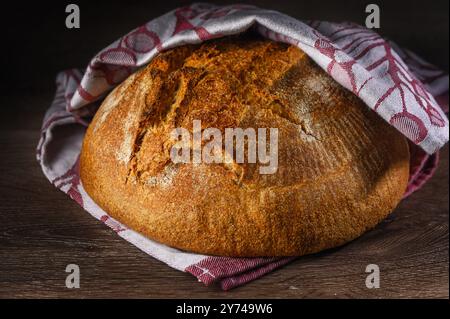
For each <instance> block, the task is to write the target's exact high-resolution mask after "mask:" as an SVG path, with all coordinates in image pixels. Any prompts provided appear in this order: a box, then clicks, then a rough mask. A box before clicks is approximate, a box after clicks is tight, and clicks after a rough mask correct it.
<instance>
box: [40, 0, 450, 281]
mask: <svg viewBox="0 0 450 319" xmlns="http://www.w3.org/2000/svg"><path fill="white" fill-rule="evenodd" d="M250 27H253V28H255V30H257V31H258V32H259V33H261V34H262V35H263V36H265V37H267V38H270V39H273V40H275V41H281V42H286V43H291V44H293V45H297V46H298V47H300V48H301V49H303V50H304V51H305V52H306V53H307V54H308V55H309V56H310V57H311V58H312V59H313V60H314V61H315V62H317V63H318V64H319V65H320V66H321V67H322V68H323V69H324V70H326V71H327V72H328V73H329V74H330V75H331V76H332V77H333V78H334V79H335V80H336V81H338V82H339V83H340V84H342V85H343V86H344V87H346V88H347V89H349V90H350V91H352V92H353V93H354V94H355V95H358V96H359V97H360V98H361V99H362V100H363V101H364V102H365V103H366V104H367V106H368V107H370V108H372V109H373V110H374V111H375V112H377V113H378V114H379V115H380V116H381V117H383V118H384V119H386V120H387V121H388V122H389V123H390V124H391V125H393V126H394V127H396V128H397V129H398V130H399V131H400V132H402V133H403V134H404V135H405V136H407V137H408V138H409V139H410V150H411V168H410V180H409V183H408V188H407V190H406V192H405V195H404V198H406V197H407V196H409V195H411V194H412V193H413V192H415V191H416V190H418V189H419V188H420V187H422V186H423V185H424V183H425V182H426V181H427V180H428V179H429V178H431V176H432V175H433V174H434V172H435V169H436V167H437V164H438V160H439V153H438V152H437V150H438V149H439V148H440V147H442V146H443V145H444V144H445V143H446V142H447V141H448V120H447V117H446V116H445V115H444V111H445V112H448V75H447V74H445V73H444V72H442V71H441V70H439V69H437V68H436V67H435V66H432V65H430V64H429V63H427V62H425V61H424V60H422V59H421V58H419V57H418V56H416V55H415V54H413V53H412V52H410V51H408V50H403V49H401V48H399V47H398V46H397V45H396V44H395V43H393V42H388V41H386V40H384V39H383V38H381V37H380V36H379V35H378V34H376V33H374V32H373V31H371V30H368V29H366V28H364V27H361V26H358V25H355V24H352V23H341V24H336V23H329V22H321V21H310V22H301V21H298V20H295V19H292V18H291V17H288V16H286V15H283V14H281V13H278V12H275V11H267V10H263V9H259V8H256V7H253V6H247V5H232V6H225V7H218V6H214V5H207V4H193V5H190V6H187V7H183V8H179V9H176V10H174V11H172V12H169V13H167V14H166V15H164V16H162V17H159V18H157V19H154V20H152V21H150V22H148V23H147V24H145V25H143V26H140V27H139V28H137V29H135V30H133V31H131V32H130V33H128V34H127V35H125V36H124V37H122V38H120V39H119V40H117V41H116V42H114V43H113V44H111V45H110V46H108V47H107V48H105V49H104V50H102V51H101V52H100V53H99V54H97V55H96V56H95V57H94V58H93V59H92V60H91V62H90V63H89V65H88V67H87V69H86V71H85V72H84V73H83V72H81V71H80V70H76V69H72V70H66V71H63V72H61V73H60V74H58V76H57V90H56V94H55V98H54V100H53V103H52V105H51V106H50V108H49V110H48V111H47V113H46V115H45V117H44V121H43V125H42V131H41V139H40V141H39V144H38V146H37V150H36V156H37V159H38V161H39V162H40V164H41V167H42V170H43V172H44V174H45V176H46V177H47V178H48V179H49V180H50V181H51V182H52V183H53V184H54V185H55V186H56V187H57V188H59V189H60V190H62V191H63V192H65V193H67V194H68V195H69V196H70V197H71V198H72V199H73V200H75V201H76V202H77V203H78V204H79V205H80V206H82V207H83V208H84V209H85V210H86V211H88V212H89V213H90V214H91V215H92V216H94V217H95V218H97V219H99V220H100V221H102V222H104V223H105V224H106V225H107V226H108V227H110V228H112V229H113V230H114V231H115V232H116V233H117V234H118V235H119V236H121V237H123V238H124V239H125V240H127V241H129V242H130V243H132V244H133V245H135V246H136V247H138V248H139V249H141V250H143V251H144V252H146V253H147V254H149V255H151V256H153V257H155V258H157V259H159V260H161V261H163V262H165V263H167V264H168V265H169V266H171V267H173V268H176V269H178V270H181V271H185V272H188V273H191V274H192V275H194V276H195V277H197V278H198V280H199V281H201V282H203V283H205V284H207V285H208V284H212V283H215V282H218V283H219V284H220V286H221V287H222V289H224V290H228V289H231V288H233V287H236V286H239V285H242V284H245V283H247V282H249V281H251V280H254V279H256V278H258V277H260V276H262V275H264V274H266V273H268V272H270V271H272V270H273V269H276V268H278V267H280V266H282V265H284V264H286V263H288V262H290V261H292V260H293V259H295V257H289V258H275V257H273V258H229V257H214V256H204V255H198V254H191V253H187V252H182V251H179V250H176V249H173V248H170V247H167V246H164V245H161V244H158V243H156V242H153V241H152V240H150V239H148V238H145V237H143V236H142V235H140V234H138V233H136V232H134V231H133V230H131V229H129V228H128V227H126V226H125V225H123V224H121V223H120V222H118V221H116V220H115V219H113V218H112V217H110V216H108V214H107V213H106V212H104V211H103V210H102V209H101V208H100V207H98V206H97V205H96V204H95V202H93V200H92V199H91V198H90V197H89V195H88V194H87V193H86V192H85V191H84V189H83V185H82V184H81V181H80V177H79V161H78V158H79V152H80V149H81V141H82V139H83V136H84V132H85V128H86V127H87V125H88V124H89V123H88V120H86V116H92V115H93V114H94V113H95V111H96V110H97V108H98V105H99V104H100V103H101V101H102V98H103V97H104V96H105V95H106V93H107V92H108V91H109V90H110V89H111V88H113V87H114V86H115V85H117V84H118V83H120V82H122V81H123V80H124V79H126V77H127V76H129V75H130V74H131V73H133V72H134V71H135V70H137V69H138V68H139V67H141V66H142V65H145V64H146V63H148V62H149V61H150V60H151V59H152V58H153V57H154V56H155V55H156V54H158V53H159V52H161V51H162V50H167V49H169V48H172V47H175V46H177V45H182V44H184V43H199V42H202V41H205V40H208V39H213V38H217V37H221V36H225V35H229V34H236V33H240V32H244V31H245V30H247V29H248V28H250Z"/></svg>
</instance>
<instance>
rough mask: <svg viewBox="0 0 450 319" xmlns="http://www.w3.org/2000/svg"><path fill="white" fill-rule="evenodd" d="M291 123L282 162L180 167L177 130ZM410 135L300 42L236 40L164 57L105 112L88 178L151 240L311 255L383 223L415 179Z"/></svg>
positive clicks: (229, 251) (214, 249) (90, 153)
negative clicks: (270, 167)
mask: <svg viewBox="0 0 450 319" xmlns="http://www.w3.org/2000/svg"><path fill="white" fill-rule="evenodd" d="M194 119H197V120H201V121H202V124H203V128H205V127H217V128H219V129H221V130H224V128H226V127H242V128H248V127H253V128H258V127H262V128H269V127H276V128H278V131H279V155H278V157H279V160H278V162H279V163H278V170H277V172H276V173H275V174H272V175H261V174H259V173H258V167H259V164H249V163H245V164H237V163H233V164H232V165H224V164H196V165H194V164H173V163H172V162H171V161H170V157H169V151H170V147H171V146H172V145H173V143H174V141H173V140H171V139H170V137H169V134H170V131H171V130H172V129H173V128H175V127H184V128H186V129H188V130H190V131H192V121H193V120H194ZM408 173H409V153H408V146H407V142H406V140H405V138H404V137H403V136H402V135H400V134H399V133H398V132H397V131H396V130H395V129H393V128H392V127H391V126H389V125H388V124H387V123H385V122H384V120H382V119H381V118H380V117H379V116H378V115H376V114H375V113H373V112H372V111H371V110H369V109H368V108H367V107H366V106H365V105H364V104H363V103H362V102H361V101H360V100H359V99H357V98H356V97H355V96H353V95H352V94H351V93H349V92H347V91H346V90H345V89H343V88H342V87H341V86H340V85H339V84H337V83H336V82H335V81H334V80H333V79H331V78H330V77H329V76H328V75H327V74H326V73H325V72H324V71H322V70H321V69H320V68H319V67H318V66H317V65H315V64H314V62H313V61H312V60H310V59H309V58H308V57H307V56H306V54H305V53H303V52H302V51H300V50H299V49H298V48H296V47H293V46H290V45H286V44H281V43H276V42H272V41H269V40H262V39H246V38H241V37H238V38H235V37H230V38H224V39H220V40H215V41H211V42H207V43H204V44H202V45H198V46H183V47H179V48H176V49H173V50H170V51H168V52H166V53H162V54H160V55H159V56H158V57H156V58H155V59H154V60H153V61H152V62H151V63H150V64H149V65H148V66H146V67H145V68H143V69H142V70H140V71H138V72H136V73H135V74H134V75H132V76H131V77H130V78H129V79H128V80H127V81H125V82H124V83H122V84H121V85H120V86H119V87H117V88H116V89H115V90H114V91H113V92H112V93H111V94H110V95H109V96H108V97H107V98H106V100H105V101H104V102H103V104H102V106H101V108H100V109H99V111H98V112H97V114H96V115H95V117H94V119H93V121H92V123H91V125H90V126H89V129H88V131H87V134H86V137H85V139H84V143H83V148H82V152H81V179H82V182H83V186H84V188H85V190H86V191H87V192H88V194H89V195H90V196H91V197H92V198H93V199H94V201H95V202H96V203H97V204H99V205H100V206H101V207H102V208H103V209H104V210H105V211H106V212H108V213H109V214H110V215H111V216H113V217H114V218H116V219H117V220H119V221H121V222H123V223H125V224H127V225H128V226H130V227H131V228H133V229H134V230H136V231H138V232H141V233H142V234H144V235H146V236H148V237H149V238H151V239H154V240H156V241H159V242H161V243H164V244H167V245H169V246H173V247H176V248H179V249H183V250H188V251H192V252H197V253H203V254H212V255H222V256H225V255H226V256H290V255H303V254H308V253H313V252H317V251H320V250H323V249H327V248H331V247H335V246H338V245H341V244H344V243H345V242H348V241H350V240H352V239H354V238H356V237H358V236H360V235H361V234H362V233H364V232H365V231H366V230H368V229H370V228H372V227H374V226H375V225H376V224H377V223H378V222H380V221H381V220H382V219H383V218H385V217H386V216H387V215H388V214H389V213H390V212H391V211H392V210H393V209H394V208H395V206H396V205H397V204H398V202H399V201H400V199H401V197H402V195H403V192H404V190H405V188H406V184H407V180H408Z"/></svg>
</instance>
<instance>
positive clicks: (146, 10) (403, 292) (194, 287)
mask: <svg viewBox="0 0 450 319" xmlns="http://www.w3.org/2000/svg"><path fill="white" fill-rule="evenodd" d="M225 2H227V1H222V3H225ZM320 2H321V3H322V5H318V4H311V3H310V4H301V3H300V2H295V4H294V3H293V2H283V1H277V2H272V3H270V2H269V1H252V2H250V3H253V4H259V5H261V6H265V7H269V8H273V9H277V10H279V11H283V12H285V13H288V14H290V15H292V16H294V17H297V18H305V19H311V18H316V19H327V20H335V21H340V20H352V21H355V22H358V23H363V22H364V18H365V13H364V8H365V2H363V1H356V0H354V1H350V2H349V4H347V3H346V5H345V7H344V6H343V5H342V2H331V1H325V4H323V2H322V1H320ZM77 3H80V8H81V17H82V18H81V29H80V30H67V29H65V28H64V20H65V13H64V6H63V5H53V6H50V5H48V6H47V7H45V8H43V7H41V6H40V7H27V8H26V9H23V8H19V7H17V8H9V9H8V10H11V12H9V13H10V14H11V15H13V14H15V16H14V17H13V18H12V19H11V21H6V22H7V24H8V25H7V26H5V27H6V30H7V31H8V32H7V34H6V40H5V41H6V42H7V43H9V48H8V49H6V50H3V52H2V53H1V54H2V61H6V62H7V63H5V65H4V66H2V67H3V72H1V75H0V76H1V77H2V94H1V108H0V132H1V134H0V149H1V156H0V158H1V163H0V164H1V165H0V176H1V178H0V298H5V297H14V298H21V297H77V298H80V297H113V298H118V297H143V298H147V297H160V298H172V297H178V298H193V297H195V298H207V297H215V298H252V297H259V298H266V297H277V298H278V297H282V298H301V297H308V298H314V297H330V298H333V297H338V298H343V297H357V298H358V297H374V298H385V297H401V298H404V297H444V298H448V296H449V276H448V271H449V269H448V265H449V260H448V258H449V255H448V253H449V238H448V234H449V231H448V212H449V189H448V182H449V176H448V171H449V169H448V168H449V156H448V152H449V149H448V146H446V147H445V148H444V149H443V150H442V152H441V154H442V155H441V162H440V166H439V169H438V171H437V173H436V175H435V176H434V177H433V178H432V179H431V181H430V182H429V183H428V184H427V185H426V186H425V187H424V188H423V189H422V190H420V191H419V192H418V193H415V194H413V195H412V196H411V197H410V198H408V199H407V200H405V201H403V202H402V203H401V204H400V205H399V207H398V208H397V209H396V210H395V212H394V213H393V214H392V215H390V216H389V217H388V218H387V219H386V220H385V221H384V222H383V223H382V224H380V225H379V226H378V227H376V228H375V229H374V230H372V231H370V232H368V233H367V234H365V235H364V236H362V237H361V238H359V239H357V240H355V241H353V242H351V243H350V244H347V245H345V246H344V247H341V248H339V249H335V250H332V251H327V252H323V253H320V254H315V255H311V256H306V257H302V258H299V259H297V260H296V261H294V262H292V263H290V264H288V265H287V266H285V267H283V268H281V269H278V270H276V271H275V272H272V273H270V274H269V275H266V276H264V277H263V278H260V279H258V280H256V281H253V282H251V283H249V284H247V285H245V286H243V287H239V288H236V289H233V290H231V291H228V292H223V291H221V290H220V289H219V287H217V286H211V287H205V286H204V285H203V284H201V283H198V282H197V281H196V279H195V278H194V277H193V276H191V275H189V274H186V273H182V272H179V271H176V270H173V269H171V268H170V267H168V266H166V265H165V264H163V263H161V262H159V261H157V260H155V259H153V258H151V257H149V256H148V255H146V254H145V253H143V252H141V251H140V250H138V249H137V248H135V247H134V246H132V245H130V244H128V243H127V242H126V241H124V240H123V239H121V238H120V237H118V236H117V235H116V234H115V233H114V232H113V231H112V230H110V229H109V228H107V227H106V226H104V225H103V224H102V223H100V222H98V221H96V220H95V219H93V218H92V217H91V216H90V215H89V214H88V213H86V212H85V211H83V209H81V208H80V207H79V206H78V205H77V204H76V203H75V202H74V201H72V200H70V199H69V198H68V197H67V196H66V195H65V194H63V193H62V192H60V191H58V190H57V189H56V188H54V187H53V186H52V185H51V184H50V183H49V182H48V181H47V180H46V179H45V177H44V175H43V174H42V172H41V170H40V167H39V166H38V163H37V162H36V160H35V147H36V145H37V142H38V139H39V130H40V125H41V120H42V117H43V114H44V112H45V109H46V108H47V107H48V106H49V104H50V102H51V100H52V95H53V93H54V77H55V74H56V72H57V71H58V70H61V69H64V68H69V67H77V66H83V65H86V63H87V62H88V59H89V57H91V56H92V55H93V54H94V53H95V52H97V51H98V50H99V49H101V48H102V47H104V46H105V45H106V44H109V43H110V42H112V41H113V40H114V39H115V38H117V37H118V36H120V35H122V34H123V33H125V32H127V31H128V30H131V29H132V28H133V27H135V26H137V25H140V24H142V23H144V22H145V21H146V20H149V19H151V18H153V17H156V16H158V15H160V14H161V13H163V12H165V11H167V10H169V9H172V8H174V7H176V6H177V5H179V4H180V3H181V4H185V3H186V2H185V1H179V2H178V3H175V2H173V1H164V5H163V4H159V5H157V6H155V5H150V4H148V2H138V1H127V3H128V5H127V6H126V7H124V6H121V5H119V4H116V3H113V4H109V5H107V4H105V3H103V4H102V3H99V4H98V5H96V6H95V7H94V6H92V5H91V6H89V5H88V4H84V3H83V2H77ZM377 3H379V2H377ZM419 4H420V6H419ZM380 7H381V17H382V19H381V21H382V29H381V30H380V32H381V33H383V34H385V35H387V36H389V37H390V38H392V39H395V40H396V41H398V42H399V43H400V44H402V45H404V46H407V47H409V48H410V49H413V50H414V51H416V52H418V53H420V54H421V55H422V56H424V57H426V58H427V59H428V60H430V61H432V62H433V63H435V64H437V65H439V66H440V67H442V68H443V69H445V70H447V71H448V29H449V27H448V1H436V2H435V1H431V3H429V4H428V6H427V7H426V8H425V7H423V2H422V1H400V2H399V3H397V4H395V5H393V4H387V3H386V4H380ZM104 8H107V9H104ZM38 13H42V14H38ZM7 14H8V12H7ZM39 17H41V18H42V17H45V18H42V19H41V20H40V19H39ZM19 18H20V19H23V20H18V19H19ZM20 21H26V22H27V23H21V22H20ZM418 21H420V23H419V22H418ZM3 22H5V21H3ZM3 22H2V23H3ZM30 52H32V54H31V53H30ZM3 55H4V56H3ZM18 61H19V62H18ZM70 263H75V264H78V265H79V266H80V270H81V288H80V289H67V288H66V287H65V278H66V275H67V273H66V272H65V267H66V265H67V264H70ZM373 263H374V264H377V265H379V267H380V271H381V287H380V288H379V289H367V288H366V286H365V278H366V275H367V274H366V273H365V267H366V265H368V264H373Z"/></svg>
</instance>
